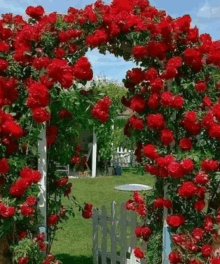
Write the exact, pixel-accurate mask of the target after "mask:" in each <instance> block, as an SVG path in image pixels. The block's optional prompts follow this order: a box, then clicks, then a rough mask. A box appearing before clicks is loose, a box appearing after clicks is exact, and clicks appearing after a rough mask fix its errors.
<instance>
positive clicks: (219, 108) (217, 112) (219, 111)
mask: <svg viewBox="0 0 220 264" xmlns="http://www.w3.org/2000/svg"><path fill="white" fill-rule="evenodd" d="M212 113H213V114H214V116H215V117H216V118H217V119H218V120H220V104H215V105H214V106H213V107H212Z"/></svg>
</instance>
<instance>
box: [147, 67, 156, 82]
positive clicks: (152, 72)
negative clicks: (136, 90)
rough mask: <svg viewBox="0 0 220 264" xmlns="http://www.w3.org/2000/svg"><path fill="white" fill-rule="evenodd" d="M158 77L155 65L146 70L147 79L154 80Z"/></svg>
mask: <svg viewBox="0 0 220 264" xmlns="http://www.w3.org/2000/svg"><path fill="white" fill-rule="evenodd" d="M157 77H158V70H157V69H156V68H154V67H151V68H149V69H148V70H147V71H146V72H145V80H146V81H153V80H155V79H156V78H157Z"/></svg>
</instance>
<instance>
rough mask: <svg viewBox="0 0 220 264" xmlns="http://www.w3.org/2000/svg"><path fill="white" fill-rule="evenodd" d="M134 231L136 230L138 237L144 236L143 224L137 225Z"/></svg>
mask: <svg viewBox="0 0 220 264" xmlns="http://www.w3.org/2000/svg"><path fill="white" fill-rule="evenodd" d="M134 232H135V235H136V237H141V236H142V227H141V226H137V227H136V228H135V231H134Z"/></svg>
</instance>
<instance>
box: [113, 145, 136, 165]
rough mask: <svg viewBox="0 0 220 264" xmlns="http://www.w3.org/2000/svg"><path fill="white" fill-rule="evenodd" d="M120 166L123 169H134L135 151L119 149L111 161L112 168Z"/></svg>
mask: <svg viewBox="0 0 220 264" xmlns="http://www.w3.org/2000/svg"><path fill="white" fill-rule="evenodd" d="M117 165H119V166H120V167H122V168H125V167H132V166H134V165H135V157H134V151H132V150H127V149H123V148H119V147H118V148H117V150H116V152H115V153H114V155H113V157H112V159H111V166H114V167H115V166H117Z"/></svg>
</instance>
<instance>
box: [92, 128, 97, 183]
mask: <svg viewBox="0 0 220 264" xmlns="http://www.w3.org/2000/svg"><path fill="white" fill-rule="evenodd" d="M96 161H97V136H96V133H95V129H93V144H92V178H95V177H96Z"/></svg>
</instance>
